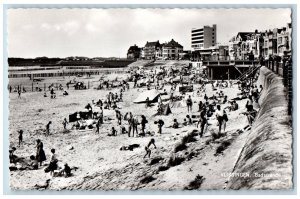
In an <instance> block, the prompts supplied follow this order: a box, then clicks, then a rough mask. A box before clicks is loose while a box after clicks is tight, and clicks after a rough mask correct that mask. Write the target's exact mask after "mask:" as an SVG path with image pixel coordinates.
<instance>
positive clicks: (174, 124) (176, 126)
mask: <svg viewBox="0 0 300 199" xmlns="http://www.w3.org/2000/svg"><path fill="white" fill-rule="evenodd" d="M172 127H173V128H174V129H178V128H179V123H178V122H177V119H174V121H173V125H172Z"/></svg>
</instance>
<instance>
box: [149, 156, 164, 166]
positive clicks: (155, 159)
mask: <svg viewBox="0 0 300 199" xmlns="http://www.w3.org/2000/svg"><path fill="white" fill-rule="evenodd" d="M161 160H163V158H162V157H155V158H153V159H152V160H151V161H150V163H149V165H154V164H157V163H159V162H160V161H161Z"/></svg>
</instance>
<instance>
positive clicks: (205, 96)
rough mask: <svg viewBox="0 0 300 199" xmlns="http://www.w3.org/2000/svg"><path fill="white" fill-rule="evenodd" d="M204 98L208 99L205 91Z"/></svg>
mask: <svg viewBox="0 0 300 199" xmlns="http://www.w3.org/2000/svg"><path fill="white" fill-rule="evenodd" d="M204 99H205V101H207V100H208V97H207V95H206V93H205V95H204Z"/></svg>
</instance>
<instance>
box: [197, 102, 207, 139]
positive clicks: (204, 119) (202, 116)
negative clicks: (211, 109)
mask: <svg viewBox="0 0 300 199" xmlns="http://www.w3.org/2000/svg"><path fill="white" fill-rule="evenodd" d="M199 123H200V129H201V130H200V137H202V136H203V133H204V132H203V131H204V127H205V125H207V117H206V108H205V107H204V108H203V109H202V111H201V113H200V120H199V122H198V124H199Z"/></svg>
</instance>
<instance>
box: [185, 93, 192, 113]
mask: <svg viewBox="0 0 300 199" xmlns="http://www.w3.org/2000/svg"><path fill="white" fill-rule="evenodd" d="M186 105H187V109H188V112H192V106H193V101H192V98H191V96H190V95H189V97H188V99H187V100H186Z"/></svg>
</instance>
